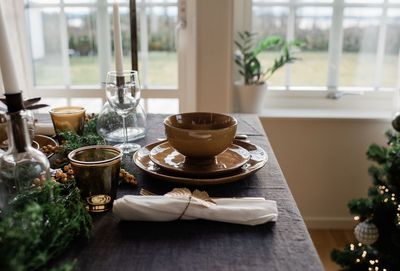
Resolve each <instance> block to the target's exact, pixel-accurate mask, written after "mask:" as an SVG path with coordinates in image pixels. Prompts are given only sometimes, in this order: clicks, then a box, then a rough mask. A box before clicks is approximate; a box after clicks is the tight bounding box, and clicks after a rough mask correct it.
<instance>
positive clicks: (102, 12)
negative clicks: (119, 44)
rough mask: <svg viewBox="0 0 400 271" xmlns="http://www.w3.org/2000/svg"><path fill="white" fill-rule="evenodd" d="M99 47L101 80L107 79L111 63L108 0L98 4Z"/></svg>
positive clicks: (100, 0)
mask: <svg viewBox="0 0 400 271" xmlns="http://www.w3.org/2000/svg"><path fill="white" fill-rule="evenodd" d="M96 14H97V20H96V22H97V24H96V27H97V48H98V57H99V64H100V65H99V66H100V67H99V73H100V77H99V78H100V80H101V82H105V81H106V77H107V72H108V70H109V69H110V63H111V37H110V17H109V15H108V6H107V0H99V1H98V6H97V13H96Z"/></svg>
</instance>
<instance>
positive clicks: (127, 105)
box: [106, 70, 141, 154]
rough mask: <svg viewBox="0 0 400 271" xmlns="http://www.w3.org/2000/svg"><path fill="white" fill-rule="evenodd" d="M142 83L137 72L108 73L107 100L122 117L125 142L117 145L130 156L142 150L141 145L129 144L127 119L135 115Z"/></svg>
mask: <svg viewBox="0 0 400 271" xmlns="http://www.w3.org/2000/svg"><path fill="white" fill-rule="evenodd" d="M140 91H141V88H140V83H139V75H138V73H137V71H131V70H128V71H124V72H123V73H122V74H117V72H115V71H111V72H108V73H107V81H106V95H107V100H108V102H109V103H110V105H111V107H112V108H113V109H114V110H115V112H116V113H117V114H118V115H120V116H121V117H122V126H123V133H124V141H123V143H121V144H118V145H116V147H118V148H120V149H121V150H122V152H123V153H125V154H129V153H132V152H134V151H136V150H138V149H139V148H140V145H139V144H135V143H129V142H128V131H127V127H126V121H125V120H126V117H127V116H129V114H133V113H134V112H135V110H136V107H137V106H138V105H139V101H140Z"/></svg>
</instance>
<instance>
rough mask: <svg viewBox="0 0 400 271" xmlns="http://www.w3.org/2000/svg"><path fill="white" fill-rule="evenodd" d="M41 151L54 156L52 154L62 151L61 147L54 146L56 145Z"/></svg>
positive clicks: (48, 146) (45, 147) (43, 148)
mask: <svg viewBox="0 0 400 271" xmlns="http://www.w3.org/2000/svg"><path fill="white" fill-rule="evenodd" d="M40 150H41V151H42V152H43V153H44V154H46V155H49V154H52V153H56V152H58V151H59V150H60V146H54V145H46V146H43V147H41V148H40Z"/></svg>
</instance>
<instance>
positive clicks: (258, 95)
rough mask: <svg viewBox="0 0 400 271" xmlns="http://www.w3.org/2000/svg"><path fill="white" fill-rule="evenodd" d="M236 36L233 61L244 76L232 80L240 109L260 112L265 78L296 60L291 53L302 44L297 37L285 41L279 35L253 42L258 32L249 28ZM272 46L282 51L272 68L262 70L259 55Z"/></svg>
mask: <svg viewBox="0 0 400 271" xmlns="http://www.w3.org/2000/svg"><path fill="white" fill-rule="evenodd" d="M238 37H239V38H238V39H237V40H235V45H236V46H237V48H238V51H237V53H236V54H235V63H236V65H237V66H238V70H239V73H240V75H242V76H243V79H244V80H243V81H241V82H236V83H235V89H236V93H237V95H238V97H239V105H240V111H241V112H243V113H259V112H260V111H261V108H262V102H263V100H264V97H265V93H266V90H267V83H266V82H267V80H268V79H269V78H271V76H272V75H273V74H274V73H275V72H276V71H277V70H279V69H280V68H282V67H283V66H285V64H287V63H293V62H294V61H296V60H298V59H299V58H296V57H294V53H295V51H296V50H297V49H299V48H300V47H301V46H302V44H303V43H302V42H300V41H298V40H294V41H291V42H286V41H284V40H283V39H282V38H281V37H278V36H269V37H266V38H264V39H262V40H261V41H258V42H256V37H257V34H256V33H251V32H248V31H244V32H239V33H238ZM273 48H275V49H280V52H281V53H280V55H279V56H278V57H277V58H276V59H275V60H274V63H273V65H272V66H271V67H269V68H267V69H263V68H262V66H261V63H260V60H259V59H258V56H259V54H260V53H261V52H263V51H266V50H268V49H273Z"/></svg>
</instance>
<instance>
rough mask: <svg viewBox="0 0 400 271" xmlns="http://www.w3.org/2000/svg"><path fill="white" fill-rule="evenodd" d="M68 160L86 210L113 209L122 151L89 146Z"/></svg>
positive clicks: (76, 152)
mask: <svg viewBox="0 0 400 271" xmlns="http://www.w3.org/2000/svg"><path fill="white" fill-rule="evenodd" d="M68 159H69V160H70V162H71V166H72V170H73V171H74V176H75V179H76V185H77V186H78V188H79V189H80V191H81V195H82V198H83V199H84V200H85V201H86V204H87V205H86V206H87V209H88V210H89V211H90V212H104V211H107V210H108V209H110V208H111V207H112V203H113V201H114V199H115V197H116V196H117V186H118V179H119V171H120V167H121V160H122V151H121V150H120V149H118V148H116V147H113V146H103V145H96V146H88V147H82V148H79V149H76V150H74V151H72V152H70V153H69V155H68Z"/></svg>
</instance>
